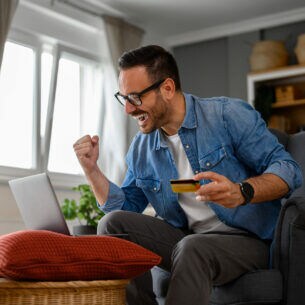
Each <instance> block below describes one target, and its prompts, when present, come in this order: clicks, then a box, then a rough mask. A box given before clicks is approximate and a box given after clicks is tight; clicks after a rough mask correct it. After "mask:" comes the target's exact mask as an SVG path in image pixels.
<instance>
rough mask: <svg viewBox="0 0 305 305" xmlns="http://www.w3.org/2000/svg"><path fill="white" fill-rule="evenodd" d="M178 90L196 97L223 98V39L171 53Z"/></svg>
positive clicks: (224, 90)
mask: <svg viewBox="0 0 305 305" xmlns="http://www.w3.org/2000/svg"><path fill="white" fill-rule="evenodd" d="M173 53H174V56H175V58H176V60H177V63H178V67H179V70H180V76H181V82H182V89H183V91H185V92H189V93H192V94H195V95H198V96H200V97H211V96H221V95H227V92H228V86H227V63H228V60H227V54H228V52H227V39H226V38H223V39H216V40H212V41H205V42H202V43H197V44H192V45H188V46H181V47H176V48H174V50H173Z"/></svg>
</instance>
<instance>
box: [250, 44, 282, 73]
mask: <svg viewBox="0 0 305 305" xmlns="http://www.w3.org/2000/svg"><path fill="white" fill-rule="evenodd" d="M287 64H288V52H287V50H286V48H285V45H284V42H283V41H276V40H264V41H259V42H257V43H255V44H254V46H253V49H252V53H251V56H250V67H251V71H253V72H257V71H263V70H270V69H275V68H279V67H283V66H286V65H287Z"/></svg>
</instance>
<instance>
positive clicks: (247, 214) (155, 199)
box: [101, 94, 302, 239]
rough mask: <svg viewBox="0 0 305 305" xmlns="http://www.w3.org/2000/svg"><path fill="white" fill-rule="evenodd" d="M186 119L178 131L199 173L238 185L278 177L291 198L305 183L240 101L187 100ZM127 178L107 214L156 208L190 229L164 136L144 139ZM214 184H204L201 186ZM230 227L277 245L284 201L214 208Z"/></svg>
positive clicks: (134, 148) (131, 156)
mask: <svg viewBox="0 0 305 305" xmlns="http://www.w3.org/2000/svg"><path fill="white" fill-rule="evenodd" d="M184 96H185V101H186V115H185V118H184V121H183V124H182V126H181V128H180V129H179V131H178V134H179V137H180V139H181V142H182V144H183V146H184V149H185V152H186V155H187V158H188V160H189V162H190V164H191V167H192V169H193V172H194V173H198V172H203V171H213V172H216V173H219V174H221V175H224V176H226V177H227V178H229V179H230V180H231V181H233V182H241V181H243V180H245V179H247V178H249V177H253V176H257V175H260V174H263V173H272V174H275V175H277V176H279V177H281V178H282V179H283V180H284V181H286V183H287V184H288V186H289V188H290V193H291V192H292V191H293V190H294V189H295V188H297V187H299V186H300V185H301V183H302V174H301V171H300V168H299V167H298V165H297V164H296V162H295V161H294V160H293V159H292V157H291V156H290V154H289V153H288V152H286V151H285V149H284V147H283V146H282V145H281V144H279V143H278V141H277V138H276V137H274V136H273V135H272V134H271V133H270V132H269V131H268V129H267V128H266V124H265V123H264V121H263V120H262V118H261V116H260V114H259V113H258V112H257V111H255V110H253V108H252V107H251V106H250V105H249V104H247V103H245V102H243V101H241V100H237V99H230V98H226V97H220V98H209V99H202V98H198V97H196V96H193V95H189V94H184ZM126 161H127V166H128V169H127V173H126V176H125V179H124V181H123V184H122V186H121V188H120V187H118V186H117V185H115V184H113V183H110V188H109V196H108V200H107V202H106V203H105V205H104V206H102V207H101V208H102V210H103V211H104V212H106V213H107V212H110V211H113V210H128V211H134V212H138V213H141V212H143V210H144V209H145V207H146V206H147V204H148V203H151V204H152V206H153V207H154V209H155V210H156V212H157V214H158V215H159V216H161V217H162V218H163V219H164V220H165V221H167V222H168V223H170V224H172V225H173V226H175V227H181V228H186V227H187V218H186V215H185V213H184V211H183V210H182V208H181V207H180V205H179V203H178V196H177V194H176V193H173V192H172V190H171V187H170V183H169V180H170V179H177V178H178V172H177V169H176V166H175V162H174V159H173V156H172V155H171V153H170V150H169V149H168V147H167V145H166V143H165V142H164V141H163V140H162V137H161V135H160V130H156V131H153V132H151V133H149V134H142V133H140V132H139V133H138V134H137V135H136V136H135V138H134V140H133V142H132V144H131V146H130V148H129V151H128V153H127V157H126ZM208 182H210V181H207V180H203V181H201V184H206V183H208ZM208 205H209V206H210V207H211V208H212V209H213V210H214V212H215V213H216V215H217V216H218V218H219V219H220V220H221V221H222V222H223V223H225V224H226V225H229V226H232V227H236V228H241V229H243V230H247V231H249V232H252V233H254V234H256V235H257V236H259V237H260V238H262V239H272V237H273V233H274V229H275V224H276V220H277V217H278V214H279V211H280V207H281V203H280V200H274V201H270V202H263V203H258V204H248V205H245V206H238V207H236V208H225V207H223V206H221V205H219V204H216V203H213V202H208Z"/></svg>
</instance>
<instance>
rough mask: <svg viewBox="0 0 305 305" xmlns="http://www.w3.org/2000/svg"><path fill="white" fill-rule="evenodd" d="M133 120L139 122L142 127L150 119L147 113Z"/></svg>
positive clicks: (136, 116)
mask: <svg viewBox="0 0 305 305" xmlns="http://www.w3.org/2000/svg"><path fill="white" fill-rule="evenodd" d="M133 118H134V119H135V120H137V121H138V122H139V124H140V125H141V124H143V123H144V122H145V121H146V120H147V119H148V114H147V113H142V114H139V115H135V116H133Z"/></svg>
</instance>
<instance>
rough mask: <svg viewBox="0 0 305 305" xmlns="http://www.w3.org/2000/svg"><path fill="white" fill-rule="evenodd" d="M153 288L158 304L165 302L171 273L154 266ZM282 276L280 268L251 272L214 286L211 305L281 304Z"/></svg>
mask: <svg viewBox="0 0 305 305" xmlns="http://www.w3.org/2000/svg"><path fill="white" fill-rule="evenodd" d="M152 276H153V289H154V293H155V295H156V299H157V301H158V304H159V305H161V304H164V299H165V296H166V291H167V288H168V284H169V276H170V273H169V272H167V271H165V270H163V269H160V268H159V267H154V268H153V269H152ZM282 286H283V284H282V276H281V273H280V272H279V271H278V270H274V269H271V270H257V271H253V272H249V273H247V274H245V275H243V276H241V277H240V278H238V279H236V280H235V281H233V282H230V283H228V284H226V285H222V286H219V287H214V288H213V291H212V295H211V303H210V304H211V305H262V304H279V303H280V301H281V299H282Z"/></svg>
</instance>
